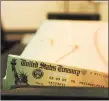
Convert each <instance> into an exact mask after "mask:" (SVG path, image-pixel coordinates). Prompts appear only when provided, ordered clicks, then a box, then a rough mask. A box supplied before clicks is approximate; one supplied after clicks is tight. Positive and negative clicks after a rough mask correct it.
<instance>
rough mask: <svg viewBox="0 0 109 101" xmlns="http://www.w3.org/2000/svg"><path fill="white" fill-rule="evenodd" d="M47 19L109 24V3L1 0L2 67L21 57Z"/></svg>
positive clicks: (92, 1)
mask: <svg viewBox="0 0 109 101" xmlns="http://www.w3.org/2000/svg"><path fill="white" fill-rule="evenodd" d="M46 19H48V20H53V19H55V20H83V21H84V20H88V21H106V22H108V1H106V0H105V1H103V0H102V1H99V0H95V1H94V0H87V1H86V0H85V1H73V0H72V1H70V0H67V1H1V29H2V32H1V36H2V37H1V40H2V45H1V52H2V62H1V63H2V65H3V66H4V65H5V67H6V63H4V61H5V60H6V59H7V55H8V54H9V53H10V54H11V53H12V54H17V55H20V54H21V52H22V51H23V49H24V48H25V46H26V44H27V43H28V42H29V40H30V39H31V38H32V37H33V35H34V33H35V32H36V31H37V29H38V28H39V27H40V25H41V24H42V23H43V21H44V20H46ZM5 62H6V61H5ZM4 72H5V70H4Z"/></svg>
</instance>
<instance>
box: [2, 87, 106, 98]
mask: <svg viewBox="0 0 109 101" xmlns="http://www.w3.org/2000/svg"><path fill="white" fill-rule="evenodd" d="M7 96H8V97H10V98H11V97H12V98H13V97H14V96H15V97H17V98H18V97H19V96H21V98H24V97H25V99H32V97H33V98H34V99H44V98H43V97H45V99H49V98H50V99H108V89H106V88H101V89H100V88H69V87H65V88H63V87H36V88H28V89H27V88H17V89H13V90H7V91H2V97H3V98H4V97H5V99H6V97H7ZM15 97H14V98H13V99H17V98H15ZM41 97H42V98H41ZM12 98H11V99H12Z"/></svg>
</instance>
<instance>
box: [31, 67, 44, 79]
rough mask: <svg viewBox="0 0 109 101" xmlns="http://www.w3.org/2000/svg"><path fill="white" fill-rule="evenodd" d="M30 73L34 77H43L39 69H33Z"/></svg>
mask: <svg viewBox="0 0 109 101" xmlns="http://www.w3.org/2000/svg"><path fill="white" fill-rule="evenodd" d="M32 75H33V77H34V78H36V79H40V78H42V77H43V75H44V73H43V71H42V70H41V69H35V70H33V72H32Z"/></svg>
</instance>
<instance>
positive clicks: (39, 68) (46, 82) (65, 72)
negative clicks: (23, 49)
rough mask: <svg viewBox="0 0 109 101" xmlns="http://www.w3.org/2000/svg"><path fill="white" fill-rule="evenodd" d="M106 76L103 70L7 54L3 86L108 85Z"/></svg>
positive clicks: (6, 87)
mask: <svg viewBox="0 0 109 101" xmlns="http://www.w3.org/2000/svg"><path fill="white" fill-rule="evenodd" d="M108 78H109V76H108V74H107V73H103V72H98V71H93V70H89V69H88V70H87V69H82V68H78V67H75V66H65V65H62V64H54V63H48V62H44V61H36V60H31V59H27V58H22V57H21V56H16V55H9V56H8V62H7V72H6V77H5V78H4V80H3V81H4V84H3V87H4V89H11V88H12V87H14V86H19V87H20V86H22V85H23V86H27V87H28V86H69V87H71V86H73V87H74V86H75V87H108Z"/></svg>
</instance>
